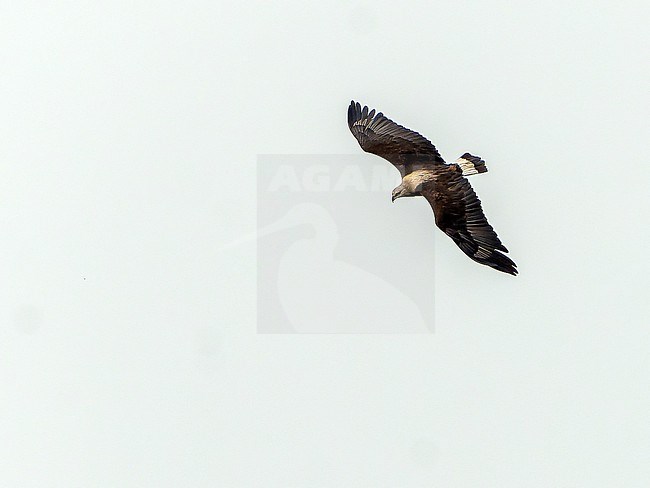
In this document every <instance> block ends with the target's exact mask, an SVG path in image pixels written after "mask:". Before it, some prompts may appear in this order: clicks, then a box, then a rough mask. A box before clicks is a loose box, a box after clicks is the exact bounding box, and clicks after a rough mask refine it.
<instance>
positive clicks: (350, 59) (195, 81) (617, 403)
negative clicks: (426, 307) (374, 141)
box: [0, 0, 650, 488]
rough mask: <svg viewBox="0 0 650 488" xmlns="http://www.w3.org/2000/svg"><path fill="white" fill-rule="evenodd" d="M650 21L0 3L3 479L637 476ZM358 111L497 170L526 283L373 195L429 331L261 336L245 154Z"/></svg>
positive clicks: (340, 487) (613, 6)
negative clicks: (409, 224)
mask: <svg viewBox="0 0 650 488" xmlns="http://www.w3.org/2000/svg"><path fill="white" fill-rule="evenodd" d="M646 4H647V2H641V1H628V2H620V3H613V2H587V1H568V2H551V1H542V2H525V3H516V2H505V1H501V2H498V1H481V2H474V1H464V2H458V1H453V2H452V1H448V2H447V1H446V2H433V3H432V2H382V1H372V2H371V1H367V2H366V1H364V2H319V3H318V4H311V3H306V2H298V1H296V2H274V3H262V2H246V3H243V4H241V3H235V2H232V3H228V4H227V3H225V2H214V1H187V2H170V1H166V2H145V1H133V0H130V1H128V2H127V1H120V2H101V3H100V2H80V1H79V2H41V1H31V2H30V1H24V2H12V3H9V2H4V3H3V7H2V14H1V15H0V97H1V101H2V113H3V117H2V118H0V120H1V121H2V122H1V124H2V125H1V133H2V138H1V139H0V165H1V167H2V178H0V228H1V231H0V263H1V264H0V266H1V271H2V272H1V276H2V279H1V280H0V300H1V301H0V383H1V384H2V385H3V386H2V388H0V438H1V439H3V441H2V443H1V444H0V449H1V450H2V452H0V454H1V458H2V460H3V461H2V463H0V485H2V486H12V487H13V486H16V487H18V486H20V487H38V488H44V487H65V488H69V487H84V488H85V487H95V486H96V487H104V486H106V487H112V486H120V487H149V486H151V487H156V488H159V487H178V486H190V487H215V486H219V487H264V488H267V487H276V486H277V487H288V486H292V487H337V488H347V487H350V488H356V487H405V488H410V487H423V486H439V487H476V486H481V487H495V488H504V487H522V486H526V487H529V488H532V487H540V488H547V487H549V486H553V487H575V486H580V487H607V488H609V487H612V486H625V487H646V486H650V464H649V463H648V462H647V459H648V456H649V455H650V441H649V440H648V439H650V416H649V414H648V412H649V411H650V393H649V390H648V382H649V380H650V359H649V358H650V332H649V331H650V328H649V327H648V326H649V325H650V320H649V319H650V306H649V304H648V298H647V294H648V289H649V288H650V283H649V279H648V271H650V270H649V269H648V264H647V263H648V257H647V246H648V244H649V243H650V231H649V230H648V226H647V223H648V221H649V220H650V212H649V210H648V209H649V205H648V204H649V203H650V202H649V197H648V182H649V176H650V169H649V168H650V163H649V162H648V161H647V159H648V155H650V148H649V147H648V140H649V137H648V136H649V135H650V134H649V130H648V129H649V127H648V106H649V103H648V102H649V101H650V100H649V96H648V81H649V76H648V74H649V70H648V64H647V52H648V48H649V46H648V36H647V25H648V21H649V20H650V19H649V18H648V17H649V16H648V7H647V5H646ZM351 98H354V99H355V100H359V101H361V102H362V103H365V104H368V105H371V106H372V107H375V108H377V109H378V110H381V111H383V112H384V113H385V114H386V115H388V116H389V117H391V118H393V119H394V120H396V121H398V122H399V123H402V124H404V125H406V126H408V127H411V128H413V129H416V130H418V131H420V132H422V133H423V134H424V135H425V136H427V137H429V138H430V139H431V140H432V141H433V142H434V143H435V144H436V146H437V147H438V149H439V150H440V151H441V153H442V155H443V157H445V158H447V159H448V160H453V159H455V158H456V157H457V156H459V155H460V154H462V153H463V152H465V151H469V152H472V153H474V154H479V155H481V156H482V157H484V158H485V160H486V161H487V164H488V167H489V169H490V171H489V172H488V173H487V174H485V175H480V176H477V177H475V178H473V179H472V184H473V185H474V188H475V189H476V191H477V193H478V194H479V196H480V198H481V199H482V201H483V203H484V208H485V211H486V213H487V215H488V218H489V219H490V222H491V223H492V224H493V225H494V227H495V228H496V230H497V232H498V233H499V235H500V236H501V237H502V240H503V241H504V243H505V244H506V246H507V247H508V248H509V249H510V250H511V254H512V257H513V259H514V260H515V261H516V262H517V264H518V265H519V270H520V273H521V274H520V276H518V277H516V278H512V277H510V276H507V275H503V274H500V273H497V272H495V271H493V270H490V269H489V268H486V267H482V266H479V265H477V264H475V263H473V262H471V261H470V260H469V259H468V258H467V257H466V256H464V255H462V253H460V251H459V250H458V249H457V248H456V247H455V246H454V245H453V243H451V242H450V241H449V240H448V239H447V238H446V237H445V236H444V235H442V234H441V233H440V232H439V231H437V230H436V229H435V228H434V227H433V223H432V217H431V214H430V209H429V208H428V206H427V205H426V204H425V202H422V201H418V200H415V199H413V200H410V201H408V202H399V203H400V204H399V205H397V204H396V205H394V206H389V205H388V204H387V205H386V206H382V207H379V206H378V207H377V213H376V215H375V216H373V215H372V214H368V218H371V217H376V218H377V219H382V217H383V216H384V215H385V214H386V212H400V214H401V215H403V216H404V217H403V218H404V219H414V220H416V219H420V220H418V222H420V221H421V222H422V224H421V225H418V226H413V235H412V239H414V242H418V241H419V240H420V239H423V240H424V239H431V236H432V235H435V238H434V239H435V249H434V246H428V247H427V246H423V247H422V249H421V252H423V253H427V252H434V251H435V263H436V266H435V270H433V272H432V273H431V279H432V280H435V291H436V293H435V303H436V307H435V308H436V324H435V333H434V334H425V335H401V334H388V335H341V334H334V335H309V336H307V335H299V334H293V335H291V334H288V335H261V334H257V329H256V309H255V307H256V266H257V264H256V260H255V256H256V254H255V246H254V245H253V244H247V245H242V246H239V247H236V248H230V249H227V250H224V249H223V246H224V245H225V244H226V243H228V242H231V241H233V240H234V239H237V238H238V237H240V236H241V235H245V234H249V233H251V232H253V231H254V230H255V226H256V187H255V181H256V161H257V155H259V154H275V153H279V154H336V153H341V154H357V153H358V152H359V151H360V149H359V147H358V145H357V143H356V141H355V140H354V139H353V137H352V136H351V135H350V133H349V131H348V128H347V124H346V109H347V105H348V103H349V101H350V99H351ZM386 164H388V163H386ZM389 191H390V190H389ZM389 197H390V195H389V193H387V194H386V199H388V198H389ZM404 238H405V237H404V236H400V235H397V234H396V235H395V241H393V242H390V239H387V240H384V241H373V242H368V246H369V247H371V246H372V247H374V246H382V245H386V246H391V247H392V248H395V249H399V245H398V244H399V240H400V239H404ZM427 243H429V244H430V242H429V241H427ZM410 247H411V248H412V247H413V245H411V246H410ZM395 257H396V258H398V259H401V260H403V261H404V262H409V260H411V259H417V254H416V255H413V254H411V253H409V254H408V255H400V253H399V252H398V251H396V253H395ZM405 278H408V276H406V277H405ZM406 283H408V281H406ZM408 286H418V282H417V281H416V282H413V283H409V285H408ZM372 299H373V297H372V296H368V297H367V301H366V303H365V304H363V306H367V307H372V306H373V302H372Z"/></svg>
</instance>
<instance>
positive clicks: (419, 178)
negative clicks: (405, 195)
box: [402, 169, 436, 191]
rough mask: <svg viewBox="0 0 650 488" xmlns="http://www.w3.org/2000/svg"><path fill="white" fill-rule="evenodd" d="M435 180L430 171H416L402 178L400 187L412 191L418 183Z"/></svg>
mask: <svg viewBox="0 0 650 488" xmlns="http://www.w3.org/2000/svg"><path fill="white" fill-rule="evenodd" d="M435 179H436V177H435V174H434V173H433V172H432V171H431V170H426V169H417V170H415V171H413V172H412V173H409V174H407V175H406V176H404V178H402V185H404V187H406V188H407V189H409V190H410V191H413V190H414V189H415V187H417V186H418V185H419V184H420V183H422V182H425V181H430V180H435Z"/></svg>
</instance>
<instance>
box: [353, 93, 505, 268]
mask: <svg viewBox="0 0 650 488" xmlns="http://www.w3.org/2000/svg"><path fill="white" fill-rule="evenodd" d="M348 126H349V127H350V131H351V132H352V135H353V136H354V137H355V138H356V139H357V141H358V142H359V145H360V146H361V149H363V150H364V151H366V152H369V153H372V154H376V155H377V156H381V157H382V158H384V159H386V160H388V161H390V162H391V163H392V164H393V165H394V166H395V167H396V168H397V169H398V170H399V172H400V174H401V175H402V183H401V184H400V185H399V186H397V187H396V188H395V189H394V190H393V201H395V200H396V199H397V198H402V197H416V196H423V197H424V198H426V199H427V201H428V202H429V204H430V205H431V208H433V214H434V216H435V220H436V225H437V226H438V227H439V228H440V229H441V230H442V231H443V232H444V233H445V234H447V235H448V236H449V237H451V239H452V240H453V241H454V242H455V243H456V245H457V246H458V247H460V249H461V250H462V251H463V252H464V253H465V254H467V255H468V256H469V257H470V258H471V259H473V260H474V261H476V262H477V263H480V264H484V265H486V266H490V267H491V268H494V269H497V270H499V271H503V272H504V273H509V274H511V275H516V274H517V265H516V264H515V263H514V262H513V261H512V260H511V259H510V258H509V257H508V256H506V255H505V254H503V253H504V252H508V250H507V249H506V247H505V246H504V245H503V244H502V243H501V241H500V240H499V237H498V236H497V234H496V232H494V229H493V228H492V226H491V225H490V224H489V223H488V221H487V219H486V218H485V215H484V214H483V209H482V208H481V201H480V200H479V199H478V197H477V196H476V193H474V190H473V189H472V187H471V185H470V184H469V181H467V178H465V177H466V176H470V175H475V174H479V173H485V172H486V171H487V167H486V166H485V161H483V160H482V159H481V158H480V157H478V156H472V155H471V154H469V153H465V154H463V155H462V156H461V157H460V158H458V159H457V160H456V161H455V162H454V163H451V164H447V163H445V160H444V159H442V157H441V156H440V153H439V152H438V150H437V149H436V148H435V146H434V145H433V144H432V143H431V141H429V140H428V139H427V138H426V137H423V136H422V135H420V134H418V133H417V132H415V131H412V130H410V129H407V128H406V127H403V126H401V125H399V124H396V123H395V122H393V121H392V120H390V119H389V118H387V117H385V116H384V114H382V113H381V112H379V113H375V111H374V110H370V111H369V110H368V107H366V106H364V107H363V108H361V105H360V104H359V103H358V102H354V101H352V102H351V103H350V107H349V108H348Z"/></svg>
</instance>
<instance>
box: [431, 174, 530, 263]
mask: <svg viewBox="0 0 650 488" xmlns="http://www.w3.org/2000/svg"><path fill="white" fill-rule="evenodd" d="M421 192H422V196H423V197H425V198H426V199H427V200H428V201H429V203H430V204H431V207H432V208H433V213H434V215H435V218H436V225H437V226H438V227H439V228H440V229H441V230H442V231H443V232H444V233H445V234H447V235H448V236H449V237H451V238H452V239H453V241H454V242H455V243H456V245H457V246H458V247H460V248H461V250H462V251H463V252H464V253H465V254H467V255H468V256H469V257H470V258H472V259H473V260H474V261H476V262H478V263H481V264H485V265H486V266H490V267H492V268H494V269H498V270H499V271H503V272H504V273H510V274H511V275H516V274H517V265H516V264H515V263H514V262H513V261H512V260H511V259H510V258H509V257H508V256H505V255H504V254H502V253H501V252H500V251H503V252H508V250H507V249H506V248H505V246H504V245H503V244H502V243H501V241H500V240H499V237H498V236H497V234H496V232H494V229H493V228H492V226H491V225H490V224H489V223H488V221H487V219H486V218H485V214H483V209H482V208H481V201H480V200H479V199H478V197H477V196H476V193H475V192H474V190H473V189H472V187H471V185H470V184H469V181H467V179H466V178H465V177H464V176H462V174H461V173H460V172H459V171H458V170H457V169H456V168H453V167H452V166H450V167H449V169H448V170H443V171H439V172H438V174H437V176H436V179H435V181H428V182H425V183H424V184H423V186H422V190H421Z"/></svg>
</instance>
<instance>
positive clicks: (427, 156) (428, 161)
mask: <svg viewBox="0 0 650 488" xmlns="http://www.w3.org/2000/svg"><path fill="white" fill-rule="evenodd" d="M348 127H350V131H351V132H352V135H353V136H354V137H356V139H357V141H359V145H360V146H361V149H363V150H364V151H366V152H369V153H372V154H376V155H377V156H381V157H382V158H384V159H387V160H388V161H390V162H391V163H393V165H395V167H396V168H397V169H398V170H399V172H400V173H401V175H402V177H404V175H405V174H408V173H410V172H412V171H415V170H416V169H421V168H426V167H431V165H434V164H445V161H444V160H443V159H442V157H441V156H440V153H438V150H437V149H436V148H435V146H434V145H433V144H431V141H429V140H428V139H427V138H426V137H423V136H421V135H420V134H418V133H417V132H415V131H412V130H409V129H407V128H406V127H402V126H401V125H399V124H396V123H395V122H393V121H392V120H390V119H389V118H387V117H385V116H384V114H382V113H381V112H379V113H378V114H376V115H375V111H374V110H372V111H370V112H368V107H363V108H361V105H360V104H359V103H358V102H356V103H355V102H354V101H352V102H350V107H349V108H348Z"/></svg>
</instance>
